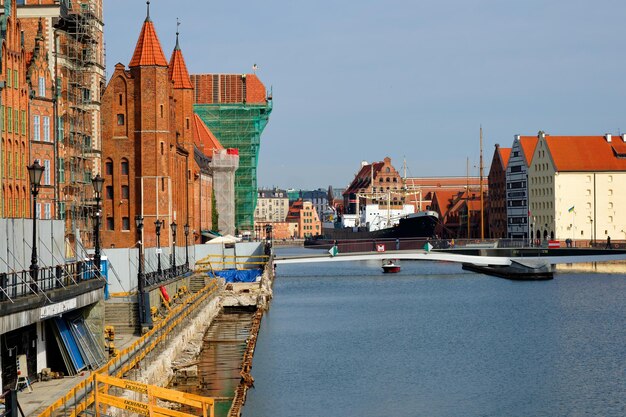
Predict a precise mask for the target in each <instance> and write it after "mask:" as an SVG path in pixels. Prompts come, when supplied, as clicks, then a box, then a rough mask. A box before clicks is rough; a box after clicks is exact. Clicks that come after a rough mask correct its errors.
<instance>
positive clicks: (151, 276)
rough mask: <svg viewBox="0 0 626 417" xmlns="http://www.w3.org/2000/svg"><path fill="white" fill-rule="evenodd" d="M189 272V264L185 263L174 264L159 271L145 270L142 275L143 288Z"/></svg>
mask: <svg viewBox="0 0 626 417" xmlns="http://www.w3.org/2000/svg"><path fill="white" fill-rule="evenodd" d="M189 272H191V269H189V265H187V264H182V265H176V266H175V267H174V266H172V267H170V268H167V269H164V270H162V271H161V272H160V273H159V271H153V272H147V273H145V274H144V275H143V279H144V288H147V287H150V286H153V285H158V284H161V283H163V282H167V281H169V280H171V279H174V278H176V277H179V276H181V275H185V274H188V273H189Z"/></svg>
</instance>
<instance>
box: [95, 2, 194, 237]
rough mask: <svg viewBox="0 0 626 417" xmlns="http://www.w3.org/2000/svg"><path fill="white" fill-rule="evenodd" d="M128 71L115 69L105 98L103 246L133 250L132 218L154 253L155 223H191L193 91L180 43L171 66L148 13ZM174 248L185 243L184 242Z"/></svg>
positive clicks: (166, 233)
mask: <svg viewBox="0 0 626 417" xmlns="http://www.w3.org/2000/svg"><path fill="white" fill-rule="evenodd" d="M128 66H129V69H128V70H126V68H125V67H124V65H123V64H117V65H116V66H115V71H114V72H113V75H112V77H111V80H110V81H109V84H108V85H107V87H106V89H105V91H104V94H103V97H102V120H103V129H102V137H103V152H102V153H103V155H102V157H103V161H104V167H105V168H104V170H103V177H104V178H105V190H106V192H105V195H104V205H103V209H104V210H103V218H104V219H105V221H104V230H103V233H102V235H103V245H104V246H105V247H107V246H110V245H114V246H116V247H131V246H133V245H134V244H135V242H136V241H137V239H138V235H137V230H136V227H135V221H134V219H135V216H136V215H140V216H142V217H143V219H144V229H143V231H144V233H143V237H142V239H141V240H142V242H144V245H146V246H147V247H153V246H156V233H155V229H156V227H155V222H156V221H157V220H159V221H163V222H164V224H165V226H166V227H165V229H164V230H166V231H167V230H169V227H168V226H169V225H170V224H171V223H172V222H174V221H176V223H177V224H178V225H180V226H183V225H184V224H186V223H188V222H194V220H193V215H192V216H191V217H190V213H191V212H190V207H189V200H190V196H191V193H192V192H193V180H192V176H191V168H193V167H194V164H195V157H194V153H193V152H194V148H193V131H192V119H193V117H194V116H193V109H192V104H191V95H192V92H193V90H192V89H191V87H190V86H191V83H190V81H189V76H188V74H187V71H186V68H185V65H184V60H183V57H182V53H181V51H180V48H179V45H178V42H177V44H176V48H175V50H174V53H173V54H172V59H171V62H170V63H168V62H167V60H166V59H165V55H164V54H163V50H162V48H161V44H160V42H159V39H158V37H157V34H156V31H155V29H154V25H153V23H152V20H151V19H150V13H149V9H148V14H147V17H146V19H145V21H144V23H143V27H142V29H141V33H140V35H139V39H138V41H137V44H136V46H135V51H134V53H133V57H132V59H131V61H130V63H129V65H128ZM194 169H197V167H196V168H194ZM181 229H182V227H181ZM162 230H163V229H162ZM170 241H171V233H168V232H162V233H161V242H160V244H161V246H169V245H170ZM177 243H178V245H181V246H184V244H185V242H184V239H177ZM190 243H191V242H190Z"/></svg>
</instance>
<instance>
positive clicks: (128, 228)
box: [122, 217, 130, 230]
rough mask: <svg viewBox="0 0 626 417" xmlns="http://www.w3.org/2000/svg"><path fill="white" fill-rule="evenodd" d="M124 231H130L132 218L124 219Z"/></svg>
mask: <svg viewBox="0 0 626 417" xmlns="http://www.w3.org/2000/svg"><path fill="white" fill-rule="evenodd" d="M122 230H130V218H129V217H122Z"/></svg>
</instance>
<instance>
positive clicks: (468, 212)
mask: <svg viewBox="0 0 626 417" xmlns="http://www.w3.org/2000/svg"><path fill="white" fill-rule="evenodd" d="M465 181H466V186H465V192H466V194H465V205H466V206H467V207H466V208H467V238H468V239H470V214H471V212H470V206H469V191H470V190H469V156H468V157H467V173H466V177H465Z"/></svg>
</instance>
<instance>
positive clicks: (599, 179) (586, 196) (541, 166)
mask: <svg viewBox="0 0 626 417" xmlns="http://www.w3.org/2000/svg"><path fill="white" fill-rule="evenodd" d="M528 184H529V195H530V210H531V212H532V223H533V224H532V229H533V231H534V237H535V238H536V237H537V236H541V237H542V238H544V237H547V238H556V239H560V240H565V239H567V238H570V239H574V240H577V239H582V240H588V241H598V240H606V239H607V237H609V236H610V237H611V239H613V240H624V239H626V232H625V230H626V193H625V192H624V190H626V135H622V136H618V137H613V136H612V135H609V134H607V135H605V136H550V135H543V134H542V133H541V132H540V134H539V136H538V142H537V146H536V148H535V151H534V154H533V157H532V162H531V164H530V167H529V170H528Z"/></svg>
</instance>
